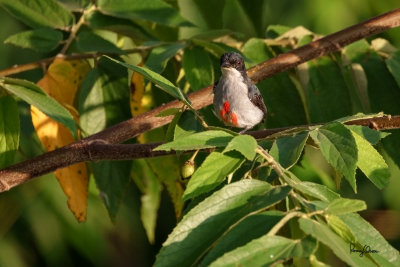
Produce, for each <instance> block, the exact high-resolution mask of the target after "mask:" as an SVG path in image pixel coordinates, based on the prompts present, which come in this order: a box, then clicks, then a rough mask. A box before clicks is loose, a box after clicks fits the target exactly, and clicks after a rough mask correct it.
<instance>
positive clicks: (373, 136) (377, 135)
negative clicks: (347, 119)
mask: <svg viewBox="0 0 400 267" xmlns="http://www.w3.org/2000/svg"><path fill="white" fill-rule="evenodd" d="M345 126H346V128H347V129H350V130H351V131H352V132H354V133H356V134H358V135H359V136H360V137H362V138H364V139H365V140H367V141H368V142H370V143H371V145H376V144H377V143H378V142H379V141H380V140H381V139H383V138H385V137H386V136H388V135H390V133H387V132H382V131H377V130H374V129H371V128H369V127H366V126H360V125H345Z"/></svg>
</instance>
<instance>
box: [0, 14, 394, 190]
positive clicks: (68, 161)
mask: <svg viewBox="0 0 400 267" xmlns="http://www.w3.org/2000/svg"><path fill="white" fill-rule="evenodd" d="M399 25H400V9H395V10H393V11H391V12H388V13H386V14H383V15H381V16H378V17H375V18H373V19H370V20H368V21H365V22H363V23H360V24H357V25H355V26H352V27H350V28H347V29H345V30H342V31H340V32H337V33H334V34H332V35H328V36H326V37H324V38H321V39H319V40H317V41H314V42H312V43H310V44H308V45H306V46H303V47H300V48H298V49H295V50H293V51H291V52H289V53H285V54H281V55H279V56H277V57H276V58H273V59H271V60H268V61H266V62H263V63H261V64H259V65H257V66H255V67H253V68H251V69H250V70H249V71H248V72H249V76H250V77H251V78H252V79H253V80H254V81H256V82H259V81H261V80H263V79H265V78H267V77H269V76H272V75H274V74H277V73H280V72H282V71H285V70H287V69H289V68H292V67H294V66H297V65H299V64H301V63H303V62H305V61H307V60H310V59H312V58H316V57H319V56H322V55H325V54H328V53H330V52H332V51H335V50H338V49H340V48H342V47H343V46H345V45H347V44H350V43H352V42H355V41H357V40H360V39H362V38H365V37H368V36H371V35H373V34H377V33H380V32H383V31H385V30H387V29H391V28H394V27H397V26H399ZM0 75H1V74H0ZM2 75H4V74H2ZM189 98H190V100H191V102H192V103H193V107H194V108H195V109H200V108H203V107H205V106H207V105H209V104H210V103H211V102H212V95H211V86H209V87H206V88H203V89H202V90H199V91H197V92H194V93H192V94H190V95H189ZM181 106H182V104H181V103H180V102H178V101H172V102H170V103H168V104H165V105H163V106H160V107H157V108H155V109H153V110H151V111H149V112H146V113H144V114H142V115H140V116H137V117H135V118H132V119H130V120H127V121H124V122H121V123H119V124H117V125H114V126H112V127H110V128H108V129H106V130H104V131H102V132H99V133H97V134H94V135H92V136H90V137H88V138H86V139H83V140H80V141H77V142H75V143H73V144H70V145H68V146H65V147H62V148H60V149H57V150H55V151H51V152H48V153H45V154H43V155H41V156H38V157H35V158H33V159H30V160H28V161H25V162H21V163H18V164H15V165H13V166H11V167H8V168H6V169H3V170H0V192H2V191H6V190H9V189H10V188H12V187H14V186H17V185H19V184H22V183H24V182H26V181H28V180H30V179H31V178H34V177H37V176H40V175H43V174H45V173H49V172H52V171H54V170H56V169H57V168H62V167H65V166H69V165H72V164H74V163H77V162H82V161H90V160H94V159H100V156H98V157H99V158H97V156H96V155H100V154H101V153H103V156H104V158H106V154H105V153H107V155H108V156H109V158H108V159H110V158H111V151H112V149H111V148H110V149H106V150H102V151H101V152H100V151H97V150H93V151H92V148H93V146H95V145H94V144H96V143H97V145H100V144H99V142H100V143H103V144H104V143H109V144H115V143H121V142H124V141H125V140H127V139H130V138H133V137H135V136H137V135H139V134H141V133H143V132H146V131H149V130H151V129H154V128H157V127H160V126H163V125H165V124H167V123H169V122H170V121H171V119H172V116H169V117H157V116H156V115H157V114H158V113H160V112H161V111H163V110H166V109H168V108H172V107H181ZM359 123H367V124H368V126H370V124H371V122H370V121H368V122H365V121H360V122H359ZM382 123H388V125H387V126H388V127H389V126H390V124H393V125H394V126H393V127H392V128H399V127H400V122H399V118H398V117H393V118H391V120H389V118H386V119H385V121H384V122H382ZM371 125H372V127H374V128H377V129H386V128H385V127H379V125H380V122H374V123H372V124H371ZM376 125H378V127H376ZM382 125H383V124H382ZM389 128H390V127H389ZM279 130H284V129H279ZM274 132H276V130H274V129H271V130H265V131H264V133H265V134H268V133H269V134H271V133H274ZM262 133H263V132H261V133H260V132H256V133H253V134H254V135H255V136H257V137H261V136H262V135H261V134H262ZM258 134H259V135H258ZM117 147H118V149H122V151H123V150H124V149H125V148H121V147H120V146H116V147H115V148H117ZM126 148H127V150H129V147H126ZM134 148H135V150H137V149H142V148H147V149H148V150H146V149H144V150H143V151H141V152H142V153H143V155H142V157H145V155H148V156H152V155H154V154H152V153H154V152H151V149H150V148H152V144H149V145H147V146H138V145H135V146H134ZM130 149H132V148H130ZM96 151H97V152H96ZM115 151H117V150H115ZM89 152H90V153H89ZM109 152H110V154H108V153H109ZM115 153H117V152H115ZM118 153H120V155H121V153H122V152H121V151H118ZM135 154H136V155H139V154H138V152H137V151H136V152H135ZM158 155H160V154H158ZM129 158H133V157H129ZM115 159H116V158H115ZM118 159H122V158H121V157H119V158H118Z"/></svg>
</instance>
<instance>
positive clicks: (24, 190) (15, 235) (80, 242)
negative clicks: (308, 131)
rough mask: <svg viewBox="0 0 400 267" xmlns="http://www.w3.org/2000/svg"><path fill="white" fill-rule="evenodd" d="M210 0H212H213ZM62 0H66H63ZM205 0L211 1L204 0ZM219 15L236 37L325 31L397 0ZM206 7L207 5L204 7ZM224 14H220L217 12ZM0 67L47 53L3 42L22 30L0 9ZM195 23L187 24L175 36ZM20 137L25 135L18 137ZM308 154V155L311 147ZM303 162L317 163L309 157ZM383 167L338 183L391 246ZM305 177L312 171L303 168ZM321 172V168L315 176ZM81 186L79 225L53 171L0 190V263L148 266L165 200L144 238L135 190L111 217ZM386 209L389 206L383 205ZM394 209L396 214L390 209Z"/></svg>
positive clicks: (170, 217) (186, 7) (392, 204)
mask: <svg viewBox="0 0 400 267" xmlns="http://www.w3.org/2000/svg"><path fill="white" fill-rule="evenodd" d="M215 1H218V0H215ZM64 2H66V3H67V4H70V2H68V1H64ZM166 2H168V3H170V4H171V5H173V6H177V7H180V8H181V13H182V15H183V16H184V17H185V18H187V19H189V20H191V21H192V22H194V23H196V18H195V17H191V8H190V4H191V3H192V2H193V3H194V2H197V1H195V0H192V1H185V0H180V1H176V0H169V1H166ZM208 2H210V3H212V2H213V1H208ZM226 2H227V3H228V2H230V3H229V4H227V5H226V6H225V8H224V10H222V11H221V16H225V17H226V19H224V20H223V21H224V22H223V23H224V25H220V26H222V27H224V28H228V29H232V30H233V31H237V32H241V33H243V34H244V36H245V37H246V36H247V37H249V36H258V37H264V33H265V29H266V27H267V26H268V25H271V24H272V25H273V24H281V25H287V26H290V27H294V26H298V25H302V26H304V27H306V28H308V29H309V30H311V31H313V32H315V33H318V34H322V35H326V34H329V33H332V32H335V31H338V30H341V29H343V28H345V27H347V26H350V25H352V24H355V23H358V22H360V21H362V20H365V19H368V18H370V17H373V16H377V15H379V14H381V13H384V12H387V11H389V10H391V9H394V8H397V7H398V1H397V0H385V1H372V0H369V1H366V0H341V1H325V0H298V1H292V0H281V1H274V0H264V1H261V0H259V1H242V2H246V5H245V6H246V8H248V9H254V10H257V12H255V11H254V12H251V14H257V17H254V18H248V17H245V16H242V15H241V14H238V18H242V17H243V19H247V20H248V21H247V23H243V20H241V19H236V20H233V19H229V18H231V17H232V16H226V14H227V13H229V12H231V10H234V9H233V7H234V5H235V1H233V0H231V1H229V0H227V1H226ZM210 6H211V5H210ZM224 14H225V15H224ZM0 25H2V27H1V31H0V41H1V44H0V59H1V60H0V69H4V68H7V67H10V66H12V65H14V64H21V63H27V62H33V61H37V60H38V59H40V58H43V57H46V56H50V55H38V54H36V53H34V52H32V51H30V50H24V49H20V48H16V47H13V46H11V45H4V44H3V41H4V40H5V39H6V38H7V37H8V36H10V35H11V34H14V33H18V32H20V31H22V30H28V29H29V28H28V27H26V26H25V25H23V24H21V23H20V22H19V21H17V20H16V19H14V18H13V17H12V16H10V15H9V14H8V13H7V12H5V11H4V10H3V9H0ZM198 26H200V27H199V28H207V27H209V28H212V27H215V25H214V26H213V25H198ZM190 31H200V29H191V30H189V29H187V31H186V32H185V30H184V31H182V34H183V35H184V34H190ZM381 36H382V37H384V38H386V39H388V40H390V41H391V42H392V43H393V44H394V45H395V46H396V47H400V30H399V29H394V30H390V31H388V32H386V33H383V34H382V35H381ZM41 75H43V72H42V70H40V69H37V70H33V71H28V72H25V73H21V74H18V75H17V77H20V78H27V79H29V80H31V81H38V80H39V79H40V78H41ZM20 109H21V129H22V135H24V136H25V137H21V141H23V140H33V141H32V142H29V144H27V143H21V147H23V152H24V154H25V156H27V157H32V156H34V155H37V154H41V153H42V148H41V145H40V144H39V141H38V140H37V138H35V137H34V134H33V128H32V125H31V122H30V116H29V109H28V107H27V105H26V104H23V103H20ZM25 142H26V141H25ZM308 153H310V156H309V158H311V159H312V153H313V151H308ZM310 164H325V163H318V162H311V163H310ZM390 166H391V173H392V178H391V184H390V185H389V186H388V187H387V188H386V189H384V190H383V191H379V190H378V189H377V188H376V187H374V186H373V185H372V184H371V183H370V182H369V181H367V179H359V180H358V182H359V183H358V188H359V193H358V194H357V195H354V194H353V193H352V191H351V189H350V188H349V187H346V185H347V184H343V185H344V187H342V188H341V194H342V195H343V196H344V197H354V198H358V199H363V200H365V201H366V202H367V205H368V211H366V212H365V213H363V214H362V215H364V216H365V217H366V218H367V219H369V220H370V221H371V222H372V223H373V224H374V226H375V227H377V228H378V229H379V230H380V231H381V232H382V234H383V235H384V236H385V237H386V238H387V239H388V241H389V242H390V243H391V244H392V245H393V246H394V247H396V248H397V249H399V248H400V230H399V229H398V228H399V227H398V225H400V217H399V215H398V214H399V211H400V199H399V194H398V192H397V191H398V188H400V179H398V178H399V177H400V170H399V169H398V168H397V167H396V165H395V164H390ZM309 175H310V179H312V177H313V176H314V175H321V174H309ZM322 175H323V174H322ZM91 181H92V182H91V184H90V189H89V203H88V216H87V221H86V222H85V223H77V222H76V220H75V218H74V217H73V215H72V213H71V212H70V211H69V210H68V207H67V205H66V197H65V195H64V194H63V192H62V190H61V188H60V186H59V185H58V184H57V181H56V180H55V178H54V176H53V175H46V176H44V177H41V178H39V179H34V180H33V181H31V182H29V183H26V184H24V185H22V186H19V187H17V188H14V189H12V190H11V191H9V192H6V193H2V194H0V218H1V219H0V266H54V265H59V263H62V264H63V266H110V265H112V266H148V265H151V264H152V263H153V262H154V257H155V255H156V253H157V252H158V250H159V248H160V246H161V244H162V242H163V241H164V240H165V238H166V237H167V235H168V234H169V233H170V231H171V230H172V228H173V226H174V225H175V218H174V212H173V207H172V204H171V202H170V200H169V197H168V196H167V194H166V193H163V199H162V202H161V207H160V210H159V214H158V221H157V231H156V242H155V244H149V242H148V241H147V237H146V234H145V231H144V228H143V226H142V224H141V221H140V215H139V208H140V192H139V190H138V189H137V188H136V186H135V185H134V183H132V182H131V183H130V185H129V186H128V188H127V190H126V193H125V197H124V199H123V200H122V206H121V209H120V211H119V213H118V215H117V218H116V221H115V222H114V223H113V222H111V221H110V219H109V217H108V214H107V210H106V209H105V207H104V206H103V204H102V203H101V199H100V198H99V197H98V190H97V189H96V186H95V185H94V183H93V179H91ZM384 210H392V211H384ZM396 211H397V212H396Z"/></svg>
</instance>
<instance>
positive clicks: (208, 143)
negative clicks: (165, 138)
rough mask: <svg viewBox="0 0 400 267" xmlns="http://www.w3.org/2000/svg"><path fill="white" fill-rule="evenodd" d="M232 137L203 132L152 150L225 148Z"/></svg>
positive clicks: (220, 132)
mask: <svg viewBox="0 0 400 267" xmlns="http://www.w3.org/2000/svg"><path fill="white" fill-rule="evenodd" d="M232 138H233V136H232V135H231V134H229V133H227V132H224V131H213V130H211V131H204V132H199V133H194V134H192V135H189V136H186V137H185V138H182V139H177V140H174V141H172V142H170V143H166V144H163V145H160V146H158V147H156V148H155V149H154V150H155V151H157V150H165V151H171V150H195V149H203V148H213V147H221V146H226V145H227V144H228V143H229V142H230V141H231V140H232Z"/></svg>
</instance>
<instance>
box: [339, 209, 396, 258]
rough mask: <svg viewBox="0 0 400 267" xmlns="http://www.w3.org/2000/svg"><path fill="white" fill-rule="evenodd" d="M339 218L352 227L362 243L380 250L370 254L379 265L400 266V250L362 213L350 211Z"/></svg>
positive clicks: (351, 229) (352, 230)
mask: <svg viewBox="0 0 400 267" xmlns="http://www.w3.org/2000/svg"><path fill="white" fill-rule="evenodd" d="M339 218H340V219H341V220H342V221H343V222H344V223H345V224H346V225H347V227H348V229H350V231H351V232H352V233H353V235H354V236H355V237H356V238H357V241H358V242H359V243H360V244H361V245H363V246H369V247H370V249H371V250H372V249H374V250H377V251H379V252H378V253H370V254H368V256H370V257H372V258H373V259H374V260H375V261H376V262H377V263H378V265H379V266H400V256H399V251H398V250H397V249H395V248H394V247H392V246H391V245H390V244H389V243H388V242H387V241H386V240H385V238H384V237H383V236H382V235H381V234H380V233H379V232H378V231H377V230H376V229H375V228H374V227H373V226H372V225H371V224H369V223H368V222H367V221H366V220H364V219H363V218H362V217H361V216H360V215H358V214H354V213H350V214H344V215H339ZM352 255H353V254H352ZM354 255H357V257H359V253H355V254H354ZM363 258H365V257H363Z"/></svg>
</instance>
